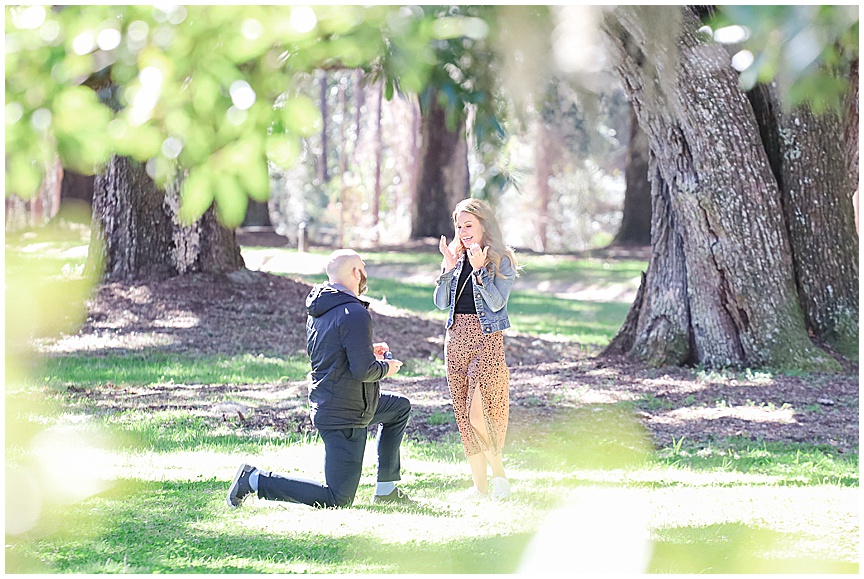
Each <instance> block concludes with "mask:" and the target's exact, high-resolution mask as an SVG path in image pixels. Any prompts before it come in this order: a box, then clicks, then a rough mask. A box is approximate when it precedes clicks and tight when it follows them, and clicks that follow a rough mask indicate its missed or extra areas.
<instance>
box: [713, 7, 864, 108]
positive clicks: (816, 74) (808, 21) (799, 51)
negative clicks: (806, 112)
mask: <svg viewBox="0 0 864 579" xmlns="http://www.w3.org/2000/svg"><path fill="white" fill-rule="evenodd" d="M710 26H711V27H712V28H713V29H714V30H718V29H721V28H723V27H730V26H741V27H743V28H744V31H743V32H744V35H743V38H742V40H741V42H740V43H736V44H740V49H741V50H747V51H749V52H750V53H751V54H752V55H753V61H752V64H750V65H749V66H748V67H746V68H745V69H744V70H742V71H741V76H740V80H741V84H742V85H743V86H744V88H745V89H747V90H749V89H750V88H752V87H753V86H754V85H755V84H756V83H759V82H762V83H764V82H771V81H772V80H773V81H776V82H777V83H778V85H779V86H780V88H781V90H780V94H781V96H782V97H783V99H784V103H785V104H786V105H787V106H790V107H794V106H796V105H798V104H801V103H804V102H808V103H809V104H810V106H811V107H812V108H813V110H814V111H817V112H819V111H824V110H827V109H835V110H840V109H841V106H842V103H843V101H844V98H845V96H846V92H847V91H848V82H847V78H846V77H847V75H848V67H849V63H850V62H851V61H852V60H856V59H857V58H858V6H857V5H848V6H797V5H794V6H767V5H766V6H763V5H759V6H738V5H735V6H732V5H729V6H721V7H719V9H718V12H717V13H716V14H715V16H714V18H712V19H711V22H710ZM715 34H716V33H715Z"/></svg>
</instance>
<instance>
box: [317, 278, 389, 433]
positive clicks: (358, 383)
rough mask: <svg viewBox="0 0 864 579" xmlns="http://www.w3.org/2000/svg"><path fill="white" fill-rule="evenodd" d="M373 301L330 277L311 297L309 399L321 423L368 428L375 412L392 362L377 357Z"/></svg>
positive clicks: (320, 426)
mask: <svg viewBox="0 0 864 579" xmlns="http://www.w3.org/2000/svg"><path fill="white" fill-rule="evenodd" d="M368 305H369V304H368V303H367V302H364V301H363V300H360V299H358V298H356V297H354V296H353V295H351V294H347V293H345V292H342V291H339V290H338V289H336V288H334V287H332V286H330V285H329V284H326V283H325V284H322V285H318V286H315V287H314V288H312V291H311V292H310V294H309V297H308V298H306V308H307V311H308V312H309V316H308V317H307V319H306V351H307V352H308V353H309V359H310V361H311V362H312V384H311V387H310V389H309V404H310V407H311V411H312V412H311V414H312V424H314V425H315V427H316V428H319V429H322V428H325V429H326V428H364V427H366V426H367V425H368V424H369V422H370V421H371V420H372V417H373V416H374V414H375V410H376V408H377V406H378V398H379V395H380V389H379V386H378V381H379V380H381V379H382V378H383V377H384V376H385V375H386V374H387V370H388V369H389V366H388V365H387V363H386V362H383V361H379V360H376V359H375V354H374V352H373V349H372V317H371V316H370V315H369V312H368V311H367V309H366V308H367V306H368Z"/></svg>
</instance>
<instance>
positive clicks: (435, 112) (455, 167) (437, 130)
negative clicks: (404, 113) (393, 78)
mask: <svg viewBox="0 0 864 579" xmlns="http://www.w3.org/2000/svg"><path fill="white" fill-rule="evenodd" d="M430 101H431V105H430V107H429V110H428V111H427V112H426V113H425V114H422V115H421V119H420V138H421V145H420V166H419V168H418V176H419V177H418V182H417V197H416V202H415V203H414V207H413V209H412V215H411V238H412V239H421V238H423V237H440V236H442V235H447V236H448V237H449V236H452V235H453V219H452V217H451V213H452V211H453V207H454V206H455V205H456V203H458V202H459V201H460V200H462V199H465V198H466V197H470V191H471V189H470V184H469V180H468V142H467V140H466V138H465V122H464V121H460V122H459V123H458V126H457V127H456V128H455V129H454V130H452V131H451V130H448V129H447V118H446V112H445V111H444V108H443V107H442V106H441V105H440V104H439V103H438V95H437V92H436V93H435V94H433V95H432V98H431V99H430Z"/></svg>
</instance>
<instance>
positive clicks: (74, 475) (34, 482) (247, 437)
mask: <svg viewBox="0 0 864 579" xmlns="http://www.w3.org/2000/svg"><path fill="white" fill-rule="evenodd" d="M64 243H66V245H63V246H60V245H58V247H56V248H54V249H51V250H50V251H46V252H45V257H44V259H45V260H46V261H43V263H44V264H46V268H47V269H49V270H51V271H52V272H53V273H54V274H62V273H63V271H64V270H63V267H64V266H65V265H69V267H80V265H81V262H80V259H79V258H75V259H71V260H68V261H66V262H64V260H67V258H68V255H71V254H74V251H73V252H71V253H70V254H66V255H67V257H63V256H64V252H66V251H68V250H70V249H74V247H75V246H76V245H75V244H74V243H72V242H64ZM43 249H45V248H43ZM49 249H50V248H49ZM40 251H41V250H40ZM322 253H327V252H326V251H322ZM364 257H365V258H366V260H367V263H368V264H373V263H374V264H377V263H381V264H384V263H395V262H399V263H400V267H404V268H409V269H410V268H416V269H417V270H418V271H420V270H429V269H431V270H434V269H436V268H437V266H438V262H439V258H438V257H437V255H436V254H429V253H416V254H389V253H380V252H379V253H375V252H370V253H367V254H364ZM524 258H525V259H524V264H525V266H526V267H525V273H524V276H525V277H524V278H523V279H524V280H525V282H526V283H525V286H526V287H530V285H531V283H536V282H538V281H550V282H551V281H558V280H566V281H573V282H578V283H582V284H584V285H593V284H597V285H600V286H602V285H604V284H606V285H610V284H624V283H627V282H628V281H629V280H632V278H633V277H637V276H638V275H639V272H640V271H642V269H644V264H642V263H640V262H611V261H610V262H604V261H602V260H595V259H575V258H570V257H567V256H532V255H526V256H524ZM76 259H78V261H76ZM309 279H310V281H321V280H322V279H323V276H313V277H311V278H309ZM528 282H530V283H528ZM370 295H371V297H373V298H377V299H382V298H384V297H385V296H386V299H387V302H388V303H390V304H391V305H394V306H397V307H401V308H404V309H407V310H410V311H412V312H417V313H420V314H430V315H432V316H433V317H437V318H438V319H443V317H444V315H445V314H444V312H439V311H437V310H436V309H435V308H434V306H433V305H432V288H431V287H430V286H429V285H428V284H412V283H406V282H402V281H394V280H390V279H378V278H376V279H372V280H370ZM509 310H510V313H511V321H512V322H513V326H514V329H515V330H517V331H519V332H524V333H527V334H535V335H543V334H560V335H562V336H566V337H568V338H570V339H572V340H574V341H578V342H580V343H585V344H598V345H602V344H605V343H607V342H608V340H609V339H610V338H611V337H612V335H614V332H615V331H616V330H617V327H618V325H619V324H620V323H621V321H622V320H623V318H624V316H625V315H626V312H627V306H626V304H621V303H605V302H589V301H575V300H565V299H561V298H557V297H555V296H554V295H550V294H546V293H543V292H539V291H534V290H531V289H525V288H523V289H518V285H517V289H516V290H515V291H514V293H513V296H512V298H511V304H510V307H509ZM308 370H309V368H308V360H306V359H305V357H288V358H281V357H278V356H253V355H238V356H219V357H215V356H214V357H192V356H182V355H172V354H163V353H159V354H144V353H142V354H136V355H128V356H120V355H106V356H80V355H71V356H61V357H54V358H50V359H46V360H43V361H42V362H41V365H40V366H39V367H38V368H37V369H36V372H35V373H34V374H33V376H32V377H31V379H30V381H29V383H26V384H20V385H17V387H13V386H10V385H8V384H7V397H6V424H7V443H6V467H7V477H6V486H7V493H8V495H9V496H12V497H15V498H16V500H14V501H10V502H7V535H6V549H5V555H6V569H5V570H6V572H7V573H13V572H17V573H75V574H81V573H85V574H90V573H93V574H95V573H280V574H281V573H285V574H287V573H332V574H335V573H357V574H370V573H374V574H378V573H381V574H383V573H400V574H402V573H404V574H407V573H459V574H467V573H495V574H498V573H512V572H516V571H520V570H523V571H526V572H531V573H532V574H541V571H539V570H538V569H537V568H531V567H529V568H528V569H522V568H521V566H522V565H524V564H530V563H531V561H532V560H533V561H537V560H542V561H543V562H544V563H546V564H547V565H551V566H552V567H553V569H555V570H558V571H560V572H570V573H580V572H581V573H585V574H591V573H592V572H593V571H596V570H597V566H598V565H599V566H600V567H599V569H600V570H601V571H602V570H606V571H608V570H609V566H610V565H612V564H615V563H621V564H629V565H631V566H633V565H637V567H633V568H631V569H629V570H630V571H632V573H633V574H635V573H636V572H639V571H647V572H651V573H790V572H796V573H800V572H812V573H855V572H857V571H858V557H859V544H858V543H859V541H858V539H859V493H858V485H859V468H858V454H857V449H851V450H850V449H847V452H845V453H841V452H839V451H838V450H837V449H836V448H834V447H829V446H818V445H812V444H806V443H798V444H793V443H784V444H780V443H770V442H757V441H754V440H750V439H722V440H711V441H709V442H699V443H696V442H691V441H689V440H686V439H681V440H674V441H673V443H672V444H669V445H666V446H664V447H662V448H659V449H658V448H655V447H654V445H653V444H652V443H651V442H650V441H649V440H648V439H647V438H646V436H645V432H644V431H643V430H642V429H640V428H639V427H638V425H637V424H636V423H634V422H633V421H632V419H630V418H629V417H630V416H631V414H632V411H633V409H634V407H638V408H647V409H649V410H650V409H652V408H653V409H659V408H665V407H666V405H668V404H669V403H668V402H667V401H665V400H664V399H661V398H657V397H651V396H645V397H643V398H642V399H639V400H635V401H628V402H622V403H619V404H617V405H613V404H608V405H596V406H585V407H582V408H577V409H575V410H573V411H572V412H570V413H569V414H567V413H564V412H561V413H560V416H559V415H558V414H556V418H555V419H554V420H552V419H542V418H541V419H538V420H535V421H530V422H527V423H525V424H516V423H514V424H511V428H510V430H509V431H508V446H507V450H506V453H505V465H506V467H507V471H508V476H509V477H510V479H511V482H512V484H513V489H514V494H513V497H512V499H511V500H510V501H507V502H504V503H500V504H489V503H480V504H459V503H456V502H454V501H453V500H452V498H451V496H450V495H451V493H452V492H454V491H458V490H461V489H464V488H467V486H468V485H469V479H470V477H469V470H468V466H467V463H466V461H465V457H464V455H463V452H462V446H461V443H460V441H459V436H458V434H456V433H453V432H451V433H449V434H448V435H447V436H446V437H445V439H444V440H443V441H439V442H436V443H430V442H428V441H422V440H413V439H412V440H406V441H405V443H404V444H403V461H402V462H403V481H402V482H401V483H400V485H401V486H402V487H403V488H405V489H406V490H407V491H408V492H409V493H410V494H411V495H412V496H414V497H416V498H418V499H419V500H421V501H422V506H421V507H420V508H418V509H415V510H405V509H400V508H395V507H380V506H372V505H370V504H369V496H370V494H371V492H372V488H373V485H374V481H375V457H374V454H375V453H374V445H373V443H372V441H371V440H370V444H369V446H368V447H367V451H366V456H365V458H364V467H363V474H362V479H361V488H360V491H359V493H358V498H357V501H356V502H355V506H354V507H353V508H350V509H335V510H326V511H319V510H314V509H310V508H308V507H305V506H302V505H293V504H282V503H272V502H267V501H260V500H255V499H252V500H249V501H247V503H246V504H244V505H243V507H242V508H241V509H238V510H231V509H229V508H228V507H227V506H226V505H225V492H226V491H227V488H228V485H229V484H230V481H231V478H232V477H233V474H234V471H235V470H236V468H237V465H238V464H239V463H240V462H243V461H247V462H249V463H251V464H255V465H256V466H260V467H261V468H264V469H272V470H275V471H277V472H280V473H284V474H288V475H296V476H302V477H310V478H314V479H319V478H320V477H321V476H322V472H321V471H322V458H323V446H322V444H321V442H320V440H319V439H318V438H317V437H316V436H314V435H311V436H310V435H303V434H298V433H295V432H292V431H291V430H290V429H288V430H286V429H284V428H281V426H282V425H280V424H273V425H267V426H260V425H259V426H258V427H255V428H251V427H249V425H248V424H246V423H244V420H243V419H241V418H239V417H237V416H236V413H232V412H231V411H225V412H224V413H220V411H214V410H213V408H212V407H213V406H214V405H217V406H218V404H221V403H230V404H239V405H248V406H249V407H250V408H252V409H254V408H256V407H257V406H259V405H261V404H267V405H271V406H276V407H280V405H282V404H288V403H289V402H292V401H293V402H292V403H294V404H296V400H297V396H296V391H295V392H294V393H289V390H290V389H292V388H293V389H302V387H303V386H302V381H303V380H304V379H305V376H306V373H307V372H308ZM402 373H403V374H404V375H415V376H438V377H442V376H443V375H444V369H443V365H442V363H441V361H440V360H407V361H406V365H405V367H404V368H403V372H402ZM724 376H725V374H723V376H714V375H712V374H706V373H704V372H703V373H701V374H699V375H698V376H697V380H701V381H710V380H714V379H717V378H722V377H724ZM746 378H748V379H756V380H758V379H760V378H765V379H770V375H765V376H761V375H756V374H753V375H747V376H746ZM69 388H73V389H75V390H76V391H77V392H78V394H77V395H76V396H75V397H74V398H73V397H71V396H69V395H68V393H67V389H69ZM124 389H126V391H125V392H124ZM81 390H83V391H84V392H81ZM160 390H161V391H166V390H170V391H171V392H172V393H174V394H175V396H173V397H172V398H171V404H168V403H166V404H155V403H154V399H153V398H148V397H149V396H158V393H159V392H160ZM154 393H155V394H154ZM113 396H116V398H117V400H111V397H113ZM187 402H188V404H187ZM721 402H722V400H718V404H719V403H721ZM853 402H854V401H846V402H843V401H839V400H838V404H840V403H844V404H846V403H849V404H851V403H853ZM683 404H684V405H686V404H687V401H686V400H685V401H684V402H683ZM294 410H298V411H303V410H304V409H303V408H302V407H299V406H298V407H296V408H294ZM452 422H453V416H452V414H450V413H448V412H443V411H439V412H435V413H432V414H431V415H429V417H428V419H427V425H428V426H440V425H447V424H452ZM105 481H109V486H107V488H106V486H105ZM64 491H65V492H64ZM70 491H76V492H77V496H75V497H73V498H70V496H69V494H68V493H69V492H70ZM73 494H74V493H73ZM37 510H38V513H37V514H38V515H39V518H38V520H37V521H36V522H35V523H34V524H32V525H30V526H29V528H28V530H27V531H26V532H23V533H18V532H16V530H15V528H14V526H10V521H13V522H14V523H15V524H24V523H26V521H27V520H29V519H28V518H27V517H28V516H33V513H34V512H37ZM556 521H557V522H558V524H559V526H556ZM562 521H563V523H562ZM561 524H563V525H564V526H563V527H562V526H560V525H561ZM562 529H566V532H562ZM535 536H536V537H538V538H539V542H537V543H533V541H534V538H535ZM643 536H644V537H647V538H648V539H649V540H650V547H651V548H650V550H648V551H647V552H645V553H643V554H644V557H645V558H644V563H643V564H641V565H639V563H640V561H639V558H638V557H636V556H635V555H634V554H635V553H639V552H640V551H639V549H640V548H642V547H644V546H645V543H644V541H641V542H638V541H635V539H636V538H639V537H643ZM535 549H537V550H536V551H535ZM532 554H533V556H535V557H537V558H535V559H532ZM592 565H593V566H594V567H592Z"/></svg>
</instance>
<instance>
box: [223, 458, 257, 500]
mask: <svg viewBox="0 0 864 579" xmlns="http://www.w3.org/2000/svg"><path fill="white" fill-rule="evenodd" d="M254 470H255V467H254V466H251V465H248V464H241V465H240V468H238V469H237V474H235V475H234V482H232V483H231V486H230V487H229V488H228V498H227V500H228V506H229V507H232V508H235V509H236V508H237V507H239V506H240V503H242V502H243V499H245V498H246V497H248V496H249V495H251V494H252V493H254V492H255V491H253V490H252V487H251V486H250V485H249V475H251V474H252V471H254Z"/></svg>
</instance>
